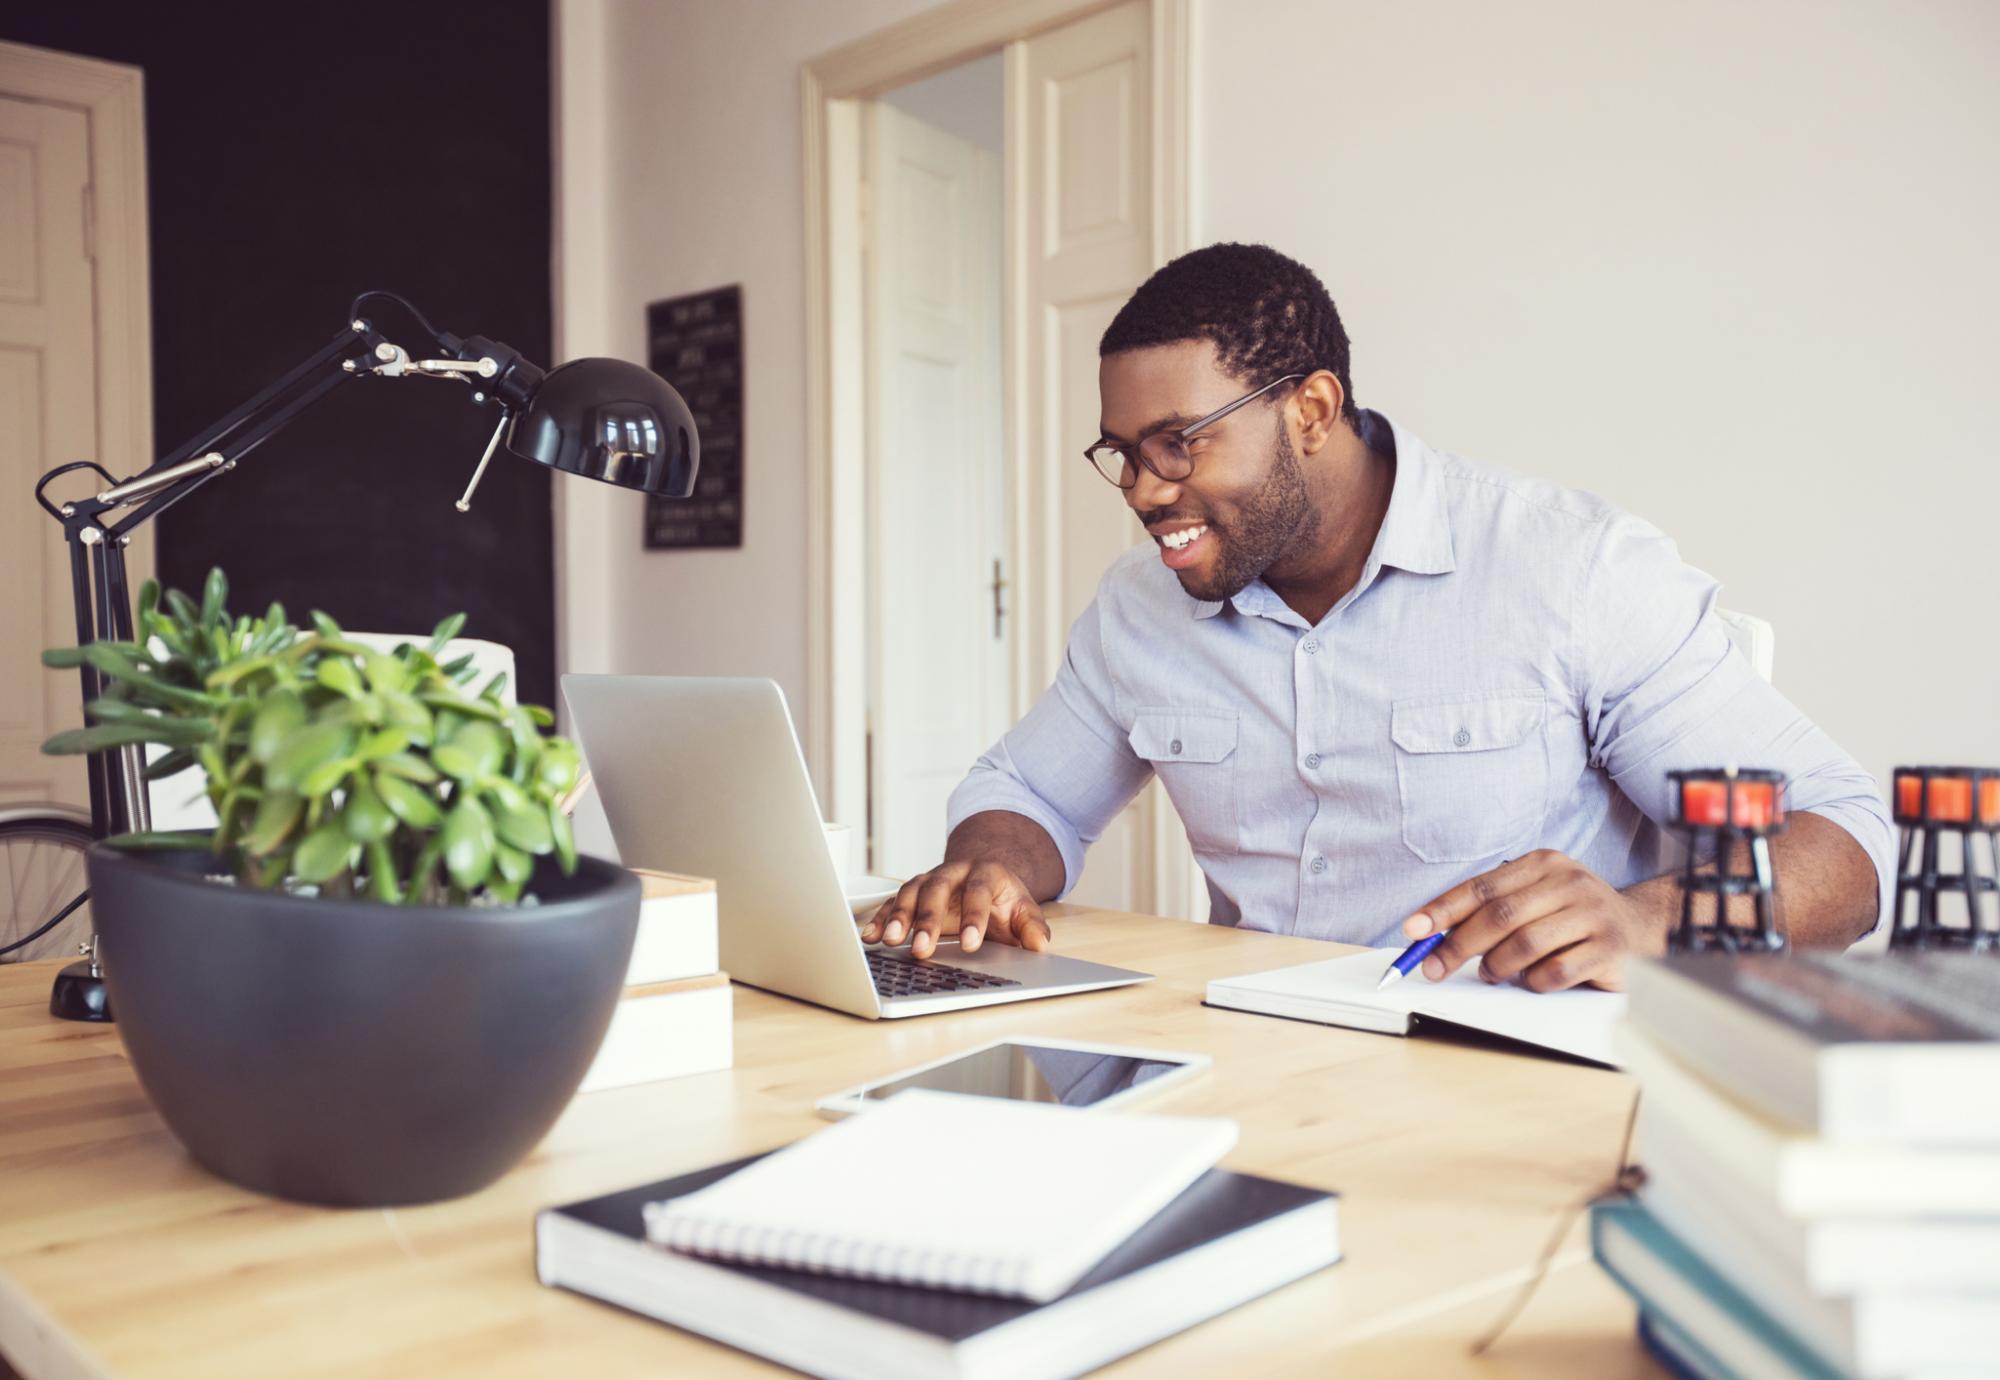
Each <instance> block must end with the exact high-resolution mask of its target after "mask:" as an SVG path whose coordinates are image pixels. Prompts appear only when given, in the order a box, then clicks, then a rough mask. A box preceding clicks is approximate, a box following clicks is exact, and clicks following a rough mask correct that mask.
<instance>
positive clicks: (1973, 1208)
mask: <svg viewBox="0 0 2000 1380" xmlns="http://www.w3.org/2000/svg"><path fill="white" fill-rule="evenodd" d="M1630 990H1631V1005H1630V1008H1629V1011H1628V1014H1627V1017H1626V1019H1625V1022H1624V1023H1623V1025H1622V1026H1621V1027H1620V1029H1619V1031H1618V1033H1617V1037H1616V1038H1617V1045H1618V1050H1619V1053H1620V1055H1621V1058H1622V1062H1623V1064H1624V1066H1625V1068H1626V1069H1627V1071H1628V1072H1629V1073H1631V1074H1632V1076H1634V1077H1635V1078H1637V1079H1638V1081H1639V1085H1640V1101H1639V1115H1638V1128H1637V1137H1636V1139H1637V1146H1636V1155H1635V1158H1636V1160H1637V1163H1638V1165H1639V1167H1640V1169H1642V1170H1643V1171H1644V1178H1643V1182H1642V1183H1641V1184H1640V1186H1639V1187H1638V1189H1637V1191H1636V1194H1635V1198H1634V1199H1633V1200H1617V1201H1606V1202H1601V1203H1599V1204H1597V1205H1596V1206H1595V1207H1594V1208H1593V1209H1592V1222H1591V1239H1592V1245H1593V1247H1594V1250H1595V1252H1596V1255H1597V1259H1598V1261H1599V1262H1600V1263H1601V1264H1602V1265H1603V1266H1604V1267H1605V1269H1606V1270H1608V1271H1609V1272H1610V1273H1611V1275H1612V1276H1613V1277H1614V1278H1616V1279H1617V1280H1618V1282H1619V1283H1620V1284H1622V1285H1623V1286H1624V1287H1625V1289H1626V1290H1627V1291H1628V1292H1629V1293H1631V1294H1632V1296H1633V1297H1634V1298H1635V1299H1636V1300H1637V1301H1638V1304H1639V1308H1640V1330H1641V1336H1642V1338H1643V1339H1644V1340H1645V1341H1646V1343H1647V1344H1648V1345H1649V1346H1651V1347H1652V1348H1653V1349H1654V1350H1655V1352H1656V1353H1657V1354H1659V1355H1660V1356H1662V1357H1663V1358H1664V1359H1665V1360H1667V1361H1668V1362H1669V1364H1671V1365H1673V1366H1674V1367H1676V1368H1677V1369H1678V1370H1679V1371H1680V1372H1681V1373H1683V1374H1693V1375H1697V1376H1731V1377H1735V1376H1763V1375H1787V1376H1791V1375H1799V1376H1827V1377H1833V1376H1862V1377H1869V1380H1874V1377H1905V1376H1939V1377H1943V1376H1959V1377H1964V1376H1972V1375H1988V1376H1994V1375H2000V961H1996V960H1995V959H1994V958H1993V957H1992V956H1990V955H1985V954H1942V953H1909V954H1900V953H1899V954H1891V955H1886V956H1879V957H1864V956H1859V955H1844V954H1811V953H1799V954H1792V955H1780V956H1769V955H1759V956H1751V955H1735V954H1696V955H1685V956H1678V957H1672V958H1668V959H1665V960H1662V961H1659V962H1649V963H1645V964H1642V965H1640V966H1639V967H1638V968H1637V969H1636V970H1635V971H1634V972H1633V974H1632V975H1631V978H1630Z"/></svg>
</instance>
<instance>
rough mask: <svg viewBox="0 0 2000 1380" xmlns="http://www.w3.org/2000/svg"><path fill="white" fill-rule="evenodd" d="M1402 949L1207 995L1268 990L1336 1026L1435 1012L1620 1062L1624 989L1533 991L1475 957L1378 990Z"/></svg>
mask: <svg viewBox="0 0 2000 1380" xmlns="http://www.w3.org/2000/svg"><path fill="white" fill-rule="evenodd" d="M1401 953H1402V950H1401V949H1370V950H1368V951H1367V952H1365V953H1358V954H1343V955H1341V956H1340V957H1339V958H1328V959H1322V960H1321V961H1320V962H1318V963H1302V964H1299V965H1297V966H1294V967H1290V968H1274V969H1272V970H1270V971H1269V972H1263V973H1251V974H1249V975H1247V976H1245V977H1236V978H1218V979H1217V980H1216V981H1214V982H1211V983H1210V984H1209V1000H1210V1001H1211V1002H1212V1003H1214V1004H1215V1005H1217V1006H1236V1005H1238V1004H1239V1002H1238V1001H1236V1000H1232V999H1231V997H1232V994H1238V995H1240V997H1241V1001H1242V1004H1247V1005H1250V1006H1251V1007H1252V1009H1255V1003H1256V1002H1257V999H1258V997H1259V995H1260V994H1269V995H1271V996H1275V997H1279V998H1283V999H1286V1000H1287V1001H1288V1002H1289V1003H1290V1004H1292V1005H1294V1006H1298V1005H1304V1006H1307V1007H1316V1008H1319V1009H1320V1011H1321V1012H1322V1015H1320V1016H1318V1017H1316V1018H1318V1019H1325V1020H1327V1021H1330V1022H1331V1023H1333V1024H1335V1025H1340V1024H1345V1023H1346V1022H1344V1021H1342V1020H1341V1019H1340V1016H1341V1013H1342V1012H1343V1011H1352V1012H1355V1013H1356V1014H1357V1016H1358V1017H1359V1019H1357V1020H1355V1021H1354V1022H1353V1023H1354V1024H1356V1025H1361V1026H1364V1027H1368V1028H1375V1029H1380V1028H1381V1027H1382V1025H1383V1022H1382V1020H1381V1016H1382V1014H1384V1013H1390V1012H1394V1013H1401V1014H1414V1015H1420V1016H1431V1017H1435V1018H1436V1019H1438V1020H1443V1021H1451V1022H1454V1023H1456V1024H1458V1025H1464V1026H1471V1027H1472V1028H1473V1029H1475V1030H1485V1031H1489V1032H1491V1033H1493V1034H1495V1035H1504V1036H1507V1037H1508V1038H1509V1039H1514V1040H1521V1041H1524V1042H1526V1043H1528V1044H1533V1045H1540V1046H1542V1047H1543V1048H1545V1049H1557V1050H1562V1051H1563V1052H1564V1053H1567V1054H1575V1055H1578V1056H1579V1057H1581V1058H1585V1059H1594V1060H1596V1061H1597V1062H1598V1063H1601V1064H1614V1065H1615V1064H1616V1063H1617V1062H1618V1056H1617V1053H1616V1051H1615V1050H1614V1049H1613V1048H1612V1043H1611V1028H1612V1026H1613V1024H1614V1023H1615V1022H1616V1021H1617V1019H1618V1017H1619V1015H1620V1014H1621V1013H1622V1012H1623V1011H1624V1010H1625V995H1624V993H1622V992H1601V991H1598V990H1597V989H1596V988H1588V987H1587V988H1572V989H1571V990H1569V991H1567V992H1531V991H1529V990H1528V989H1527V988H1525V987H1516V986H1513V985H1512V984H1510V983H1488V982H1481V981H1480V980H1479V972H1478V970H1479V964H1478V962H1477V961H1476V960H1475V961H1473V962H1470V963H1467V964H1465V965H1464V966H1463V967H1461V968H1460V969H1459V970H1458V971H1457V972H1455V973H1453V974H1452V975H1451V976H1450V977H1448V978H1446V979H1445V980H1444V981H1443V982H1432V981H1431V980H1430V979H1429V978H1427V977H1425V976H1424V975H1423V972H1422V970H1421V969H1419V970H1418V971H1416V972H1413V973H1411V974H1410V975H1409V976H1408V977H1406V978H1404V979H1403V980H1402V981H1401V982H1398V983H1394V984H1392V985H1391V986H1390V987H1389V988H1388V989H1387V990H1386V991H1382V992H1377V991H1376V990H1375V984H1376V983H1377V982H1379V981H1381V978H1382V974H1383V973H1385V972H1387V971H1388V968H1389V965H1390V964H1391V963H1394V962H1395V961H1396V958H1397V956H1398V955H1399V954H1401ZM1370 1017H1373V1019H1370Z"/></svg>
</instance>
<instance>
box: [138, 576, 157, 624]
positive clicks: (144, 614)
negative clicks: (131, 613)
mask: <svg viewBox="0 0 2000 1380" xmlns="http://www.w3.org/2000/svg"><path fill="white" fill-rule="evenodd" d="M159 606H160V582H159V581H158V580H148V581H146V583H145V584H143V585H140V586H139V621H140V622H141V623H144V622H145V621H146V620H147V619H149V618H151V617H152V616H153V610H155V609H157V608H159Z"/></svg>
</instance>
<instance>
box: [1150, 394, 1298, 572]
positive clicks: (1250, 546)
mask: <svg viewBox="0 0 2000 1380" xmlns="http://www.w3.org/2000/svg"><path fill="white" fill-rule="evenodd" d="M1209 527H1210V530H1211V531H1212V532H1213V533H1214V534H1215V536H1216V537H1217V538H1218V540H1217V541H1216V547H1217V550H1218V552H1219V553H1220V554H1219V556H1218V559H1217V561H1216V564H1215V569H1214V570H1213V571H1211V572H1209V573H1208V574H1207V575H1206V576H1202V575H1198V574H1196V573H1195V572H1193V571H1181V572H1177V573H1178V574H1179V575H1180V581H1181V588H1182V589H1183V590H1185V591H1187V593H1188V595H1189V596H1190V597H1192V598H1195V599H1200V600H1204V601H1207V602H1221V601H1223V600H1227V599H1233V598H1234V597H1235V596H1236V595H1237V594H1239V593H1241V592H1242V590H1243V589H1244V587H1245V586H1247V585H1248V584H1249V583H1250V582H1251V581H1252V580H1255V579H1257V578H1259V577H1260V576H1262V575H1263V573H1264V572H1265V571H1267V570H1269V569H1270V568H1271V567H1272V566H1273V565H1275V564H1277V562H1278V560H1279V558H1280V557H1282V556H1284V555H1285V554H1286V553H1287V552H1289V551H1292V550H1294V549H1296V548H1297V547H1298V545H1299V544H1300V543H1301V542H1306V541H1311V540H1312V538H1313V536H1314V534H1315V533H1317V532H1318V530H1319V510H1318V509H1317V508H1315V507H1313V503H1312V496H1311V494H1310V493H1309V492H1308V491H1307V489H1306V477H1305V472H1304V471H1303V470H1301V469H1300V468H1299V457H1298V452H1296V451H1294V450H1293V449H1292V438H1291V436H1290V434H1289V433H1288V432H1287V431H1286V430H1285V425H1284V422H1283V421H1282V420H1281V421H1280V422H1279V423H1278V448H1277V452H1276V454H1275V456H1274V458H1273V461H1272V465H1271V472H1270V474H1268V475H1267V476H1265V479H1264V482H1263V484H1261V485H1260V486H1258V488H1257V491H1256V492H1255V493H1253V494H1251V495H1250V497H1249V498H1247V499H1245V500H1244V501H1243V502H1242V503H1241V504H1239V505H1238V506H1237V507H1236V510H1235V511H1234V512H1233V513H1229V514H1228V517H1227V520H1226V521H1224V522H1214V521H1211V522H1210V523H1209Z"/></svg>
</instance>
